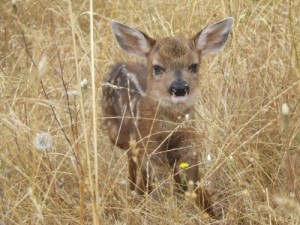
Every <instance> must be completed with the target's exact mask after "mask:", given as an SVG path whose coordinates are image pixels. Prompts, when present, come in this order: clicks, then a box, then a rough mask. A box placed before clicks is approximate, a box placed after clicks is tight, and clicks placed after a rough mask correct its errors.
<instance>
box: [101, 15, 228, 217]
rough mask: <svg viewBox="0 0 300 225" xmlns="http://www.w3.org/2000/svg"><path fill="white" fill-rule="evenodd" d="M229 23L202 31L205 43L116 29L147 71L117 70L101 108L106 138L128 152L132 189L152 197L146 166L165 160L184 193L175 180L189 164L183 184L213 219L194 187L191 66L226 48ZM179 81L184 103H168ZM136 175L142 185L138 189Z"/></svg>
mask: <svg viewBox="0 0 300 225" xmlns="http://www.w3.org/2000/svg"><path fill="white" fill-rule="evenodd" d="M230 20H231V19H227V20H224V21H221V22H220V24H218V23H217V24H215V25H212V26H210V27H209V29H206V30H204V33H205V34H204V35H206V36H207V38H206V36H203V35H202V34H201V33H199V34H197V35H196V36H195V37H194V38H193V39H191V40H187V39H184V38H178V37H166V38H163V39H160V40H154V39H152V38H150V37H148V36H147V35H145V34H144V33H142V32H139V31H138V30H135V29H133V28H130V27H127V26H126V25H123V24H119V23H114V24H113V30H114V33H115V36H116V39H117V41H118V42H119V44H120V46H121V47H122V48H123V49H124V50H125V51H127V52H129V53H130V54H135V55H139V56H144V57H146V59H147V66H146V67H144V66H142V65H139V64H136V63H123V64H117V65H115V66H114V68H113V69H112V71H111V73H110V74H109V76H108V79H107V83H106V84H105V86H104V88H103V108H104V115H105V121H106V124H107V127H108V132H109V137H110V139H111V141H112V142H113V143H114V144H115V145H117V146H118V147H120V148H122V149H125V150H128V151H127V153H128V159H129V179H130V188H131V189H132V190H135V189H137V191H138V192H139V193H144V192H150V191H151V190H152V186H151V166H150V165H149V162H151V161H152V160H157V159H162V160H164V157H165V158H166V161H167V162H168V164H169V167H170V168H172V170H173V176H174V180H175V181H176V183H177V184H178V185H180V186H183V188H184V189H185V188H186V187H184V186H185V185H183V183H184V181H183V180H182V178H181V177H180V175H179V165H180V163H181V162H186V163H188V164H189V168H188V169H187V170H186V171H185V172H186V177H187V182H190V183H193V184H194V188H195V192H196V194H197V198H196V201H197V202H198V204H199V205H202V206H203V207H204V208H205V209H206V211H207V212H208V213H210V214H211V215H212V216H215V215H214V212H213V209H212V205H211V203H210V200H209V197H208V194H207V191H205V190H204V189H203V188H200V187H197V186H196V184H197V183H198V182H199V181H200V176H199V171H198V154H199V151H198V150H197V149H195V148H194V147H193V145H192V143H193V142H194V140H195V139H199V138H198V137H197V135H196V133H195V132H193V129H192V128H191V127H193V126H192V124H190V121H193V120H194V103H195V100H196V96H197V92H198V87H199V78H200V76H199V73H198V70H197V71H193V70H191V69H190V68H191V65H192V64H196V65H198V66H199V65H200V60H201V56H202V50H203V51H206V52H209V51H216V49H217V50H218V49H219V48H221V47H222V46H223V45H224V43H225V42H226V39H227V36H228V32H229V30H230V29H228V26H229V27H230V26H231V24H230V22H231V23H232V21H230ZM226 22H227V23H229V24H230V25H228V24H226ZM221 23H222V24H221ZM226 26H227V27H226ZM215 27H217V28H215ZM225 28H226V29H227V30H225ZM215 30H216V31H215ZM224 30H225V31H226V32H225V33H224ZM214 32H216V33H214ZM201 35H202V36H201ZM203 37H204V38H203ZM201 38H202V39H201ZM205 38H206V39H205ZM198 40H200V41H199V42H198ZM203 40H204V41H203ZM206 42H207V43H206ZM203 43H204V44H203ZM206 46H209V48H206ZM220 46H221V47H220ZM155 65H158V66H160V67H161V68H163V73H162V74H159V75H157V74H155V73H154V71H153V70H154V69H153V68H154V66H155ZM178 78H180V79H181V80H184V81H185V82H186V83H187V85H188V87H189V93H188V95H187V97H186V99H185V100H184V101H179V102H177V101H174V100H173V99H172V98H171V94H170V91H169V90H170V86H171V85H172V82H174V81H176V80H178ZM187 117H189V118H188V119H187V121H185V119H186V118H187ZM138 171H140V174H141V179H140V181H139V182H138V184H137V186H136V183H137V174H138ZM191 181H192V182H191Z"/></svg>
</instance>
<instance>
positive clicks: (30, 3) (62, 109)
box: [0, 0, 300, 225]
mask: <svg viewBox="0 0 300 225" xmlns="http://www.w3.org/2000/svg"><path fill="white" fill-rule="evenodd" d="M91 2H92V1H83V2H80V1H45V0H40V1H34V0H27V1H12V2H9V1H2V3H1V6H0V10H1V15H0V101H1V104H0V114H1V119H0V121H1V122H0V125H1V132H0V139H1V141H0V224H5V225H9V224H120V225H121V224H278V225H281V224H282V225H283V224H294V225H296V224H300V196H299V187H300V180H299V177H300V170H299V168H300V155H299V153H300V110H299V101H300V99H299V98H300V47H299V43H300V29H299V27H300V19H299V12H300V2H299V1H298V0H289V1H283V0H261V1H257V0H244V1H242V0H236V1H231V0H229V1H219V0H212V1H199V0H187V1H179V0H174V1H171V0H167V1H157V0H147V1H137V0H129V1H95V2H93V5H90V3H91ZM91 9H92V10H93V14H91V13H90V11H91ZM91 15H93V23H90V18H91ZM227 16H232V17H234V18H235V25H234V28H233V32H232V34H231V36H230V40H229V43H228V44H227V45H226V47H225V49H223V50H222V52H221V53H220V54H218V55H216V56H211V57H207V58H205V59H204V61H203V63H202V68H201V69H202V70H201V76H202V82H201V87H200V88H201V94H200V96H199V100H198V102H197V112H198V114H197V115H198V117H197V124H196V125H197V129H198V130H199V132H200V133H203V134H204V138H203V140H202V142H201V143H202V144H201V146H199V149H200V150H201V153H202V158H201V159H200V160H199V162H200V167H201V172H202V174H203V180H204V182H205V183H206V184H207V185H208V187H209V190H210V192H211V193H212V197H213V199H214V202H215V204H216V205H217V206H219V208H220V209H222V210H223V211H224V213H225V215H224V218H223V219H222V220H220V221H214V220H212V219H210V218H209V217H208V216H207V215H206V214H205V213H204V212H202V211H201V210H200V209H198V208H196V207H194V205H193V204H191V203H190V202H189V201H188V200H187V199H185V198H184V197H182V196H181V197H180V196H176V194H175V193H174V192H173V186H172V179H171V178H170V176H169V175H168V173H164V171H163V170H161V169H160V170H158V172H157V176H161V177H162V179H159V180H158V181H157V182H156V184H155V185H156V190H155V191H154V193H153V194H151V195H149V196H145V197H140V196H134V195H132V194H131V193H130V191H129V190H128V187H127V184H126V183H127V181H126V176H127V175H126V171H127V157H126V154H125V153H124V152H123V151H120V150H119V149H117V148H115V147H113V146H112V145H111V144H110V143H109V140H108V138H107V134H106V130H105V127H103V126H102V123H103V117H102V115H101V104H100V103H99V102H100V99H101V94H100V93H101V88H102V83H103V82H102V79H103V76H104V75H105V74H106V73H107V72H108V71H109V68H110V66H111V65H112V64H113V63H115V62H117V61H125V60H136V59H133V58H131V57H129V56H127V55H126V54H124V53H123V52H122V51H121V50H120V49H119V48H118V47H117V44H116V42H115V40H114V39H113V36H112V32H111V29H110V21H111V20H112V19H116V20H119V21H122V22H124V23H127V24H130V25H132V26H135V27H138V28H139V29H141V30H143V31H145V32H147V33H149V34H150V35H152V36H154V37H163V36H166V35H179V34H181V35H183V36H185V37H188V36H191V35H194V34H195V33H196V32H198V31H199V30H200V29H201V28H203V27H204V26H205V25H207V24H209V23H211V22H214V21H217V20H220V19H222V18H224V17H227ZM90 34H93V36H92V37H93V38H91V35H90ZM41 134H43V135H44V136H43V137H44V138H45V137H48V139H47V138H46V139H38V138H39V136H38V135H41ZM47 140H51V142H47ZM36 143H39V144H41V146H42V147H43V148H41V149H37V146H36ZM45 146H46V147H45ZM37 150H39V151H37Z"/></svg>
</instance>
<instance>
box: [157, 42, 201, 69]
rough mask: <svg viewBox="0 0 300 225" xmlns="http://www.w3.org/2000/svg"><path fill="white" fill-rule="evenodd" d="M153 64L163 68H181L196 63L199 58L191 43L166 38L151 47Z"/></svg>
mask: <svg viewBox="0 0 300 225" xmlns="http://www.w3.org/2000/svg"><path fill="white" fill-rule="evenodd" d="M152 58H153V60H152V61H153V64H158V65H162V66H165V67H171V68H172V67H176V68H178V67H183V66H186V65H189V64H190V63H198V62H199V58H198V54H197V50H196V47H195V45H194V43H193V42H191V41H190V40H186V39H184V38H179V37H167V38H163V39H160V40H158V41H157V43H156V45H155V46H154V47H153V57H152Z"/></svg>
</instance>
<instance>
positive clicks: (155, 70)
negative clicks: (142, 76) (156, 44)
mask: <svg viewBox="0 0 300 225" xmlns="http://www.w3.org/2000/svg"><path fill="white" fill-rule="evenodd" d="M164 71H165V70H164V68H162V67H161V66H159V65H154V66H153V73H154V74H155V75H161V74H162V73H163V72H164Z"/></svg>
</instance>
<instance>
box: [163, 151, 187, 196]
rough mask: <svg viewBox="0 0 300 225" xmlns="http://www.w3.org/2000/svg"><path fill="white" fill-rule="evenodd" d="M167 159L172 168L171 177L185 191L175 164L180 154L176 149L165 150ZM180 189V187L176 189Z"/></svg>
mask: <svg viewBox="0 0 300 225" xmlns="http://www.w3.org/2000/svg"><path fill="white" fill-rule="evenodd" d="M167 159H168V162H169V166H170V168H171V170H172V174H173V179H174V181H175V182H176V184H177V186H178V187H182V190H184V191H186V190H185V189H186V188H185V187H184V186H182V179H181V177H180V174H179V169H178V166H177V162H178V161H179V160H180V154H179V153H178V150H175V149H174V150H170V151H168V152H167ZM178 190H181V189H178Z"/></svg>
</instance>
